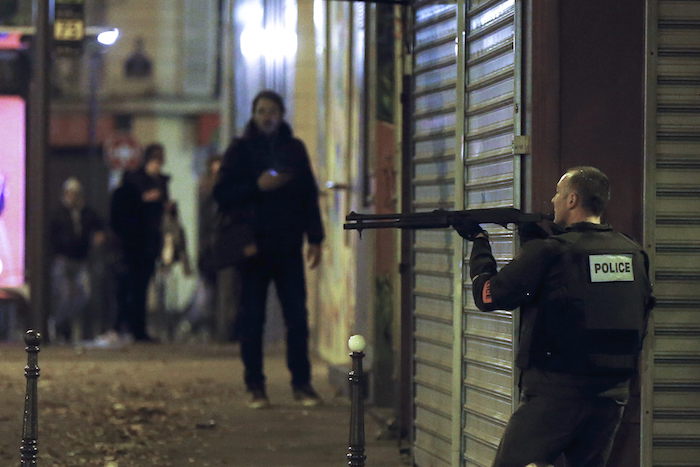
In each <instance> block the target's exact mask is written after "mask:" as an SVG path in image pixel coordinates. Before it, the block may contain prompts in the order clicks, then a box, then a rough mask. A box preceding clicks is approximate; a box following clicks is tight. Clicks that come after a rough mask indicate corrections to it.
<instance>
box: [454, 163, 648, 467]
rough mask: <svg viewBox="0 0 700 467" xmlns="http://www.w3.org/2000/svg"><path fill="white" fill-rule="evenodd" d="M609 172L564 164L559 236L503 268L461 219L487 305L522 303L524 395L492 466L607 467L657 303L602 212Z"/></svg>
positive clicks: (639, 259)
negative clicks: (557, 464) (558, 466)
mask: <svg viewBox="0 0 700 467" xmlns="http://www.w3.org/2000/svg"><path fill="white" fill-rule="evenodd" d="M609 193H610V187H609V181H608V178H607V176H606V175H605V174H604V173H603V172H601V171H600V170H598V169H596V168H594V167H574V168H572V169H570V170H567V171H566V173H565V174H564V175H563V176H562V177H561V179H560V180H559V183H558V184H557V190H556V194H555V195H554V197H553V198H552V204H553V206H554V223H555V227H557V228H556V229H555V233H556V234H555V235H551V236H546V235H542V237H544V238H539V239H534V240H531V241H529V242H527V243H525V244H524V245H523V248H522V250H521V251H520V252H519V254H518V255H517V257H516V258H515V259H514V260H513V261H512V262H511V263H509V264H508V265H506V266H504V267H503V268H502V269H501V270H500V271H498V270H497V266H496V261H495V259H494V257H493V254H492V252H491V247H490V244H489V240H488V234H487V233H486V232H485V231H483V230H482V229H481V227H480V226H479V224H477V223H475V222H464V225H461V226H459V227H458V228H457V230H458V232H459V233H460V235H461V236H462V237H464V238H466V239H468V240H471V241H472V242H473V248H472V252H471V258H470V273H469V274H470V277H471V278H472V284H473V295H474V301H475V303H476V306H477V307H478V308H479V309H480V310H482V311H493V310H513V309H515V308H517V307H521V315H520V316H521V322H520V333H519V342H520V346H519V349H518V353H517V357H516V364H517V366H518V367H519V369H520V370H521V375H520V391H521V397H520V405H519V406H518V407H517V409H516V410H515V412H514V413H513V415H512V416H511V418H510V420H509V422H508V425H507V427H506V430H505V433H504V435H503V438H502V439H501V442H500V445H499V447H498V451H497V454H496V459H495V461H494V463H493V465H494V466H495V467H516V466H517V467H521V466H524V465H527V464H530V463H533V464H538V465H540V464H553V463H554V461H555V459H557V457H559V456H560V455H562V454H563V455H564V456H565V458H566V460H567V465H575V466H578V467H584V466H585V467H594V466H595V467H597V466H599V467H603V466H605V464H606V462H607V459H608V457H609V455H610V452H611V449H612V443H613V440H614V437H615V433H616V431H617V428H618V426H619V424H620V420H621V417H622V413H623V408H624V405H625V403H626V401H627V399H628V397H629V384H630V380H631V378H632V377H633V376H634V375H635V373H636V371H637V360H638V356H639V353H640V351H641V346H642V339H643V338H644V335H645V333H646V325H647V321H648V317H649V313H650V311H651V309H652V308H653V305H654V297H653V295H652V290H651V284H650V281H649V276H648V268H649V262H648V258H647V255H646V254H645V252H644V251H643V250H642V248H641V246H639V245H638V244H637V243H636V242H634V241H633V240H631V239H630V238H629V237H627V236H625V235H623V234H620V233H617V232H615V231H614V230H613V229H612V227H610V226H609V225H607V224H603V223H601V215H602V213H603V211H604V209H605V206H606V204H607V202H608V200H609Z"/></svg>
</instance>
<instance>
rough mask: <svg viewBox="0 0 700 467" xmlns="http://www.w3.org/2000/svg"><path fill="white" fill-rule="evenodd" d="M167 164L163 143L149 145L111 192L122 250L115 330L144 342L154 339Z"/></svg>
mask: <svg viewBox="0 0 700 467" xmlns="http://www.w3.org/2000/svg"><path fill="white" fill-rule="evenodd" d="M164 163H165V151H164V149H163V146H162V145H160V144H151V145H149V146H148V147H147V148H146V150H145V151H144V156H143V164H142V165H141V167H140V168H139V169H137V170H136V171H134V172H125V173H124V177H123V179H122V184H121V185H120V186H119V187H118V188H117V189H116V190H115V191H114V193H113V195H112V204H111V226H112V230H113V231H114V233H115V235H116V237H117V239H118V242H119V248H120V253H121V269H120V271H118V273H117V275H118V277H117V323H116V329H115V330H116V331H117V332H119V333H123V332H127V333H129V334H131V336H132V337H133V338H134V340H136V341H142V342H152V341H153V339H152V338H151V337H150V336H149V335H148V332H146V292H147V290H148V284H149V282H150V280H151V277H152V276H153V272H154V270H155V263H156V259H157V258H158V256H160V253H161V249H162V247H163V232H162V229H161V226H162V222H163V212H164V210H165V204H166V202H167V201H168V199H169V196H168V182H169V180H170V177H169V176H167V175H164V174H162V173H161V169H162V168H163V164H164Z"/></svg>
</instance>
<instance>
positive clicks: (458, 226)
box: [453, 219, 488, 242]
mask: <svg viewBox="0 0 700 467" xmlns="http://www.w3.org/2000/svg"><path fill="white" fill-rule="evenodd" d="M453 227H454V228H455V230H456V231H457V233H458V234H459V236H460V237H462V238H464V239H466V240H470V241H472V242H473V241H474V240H476V238H477V237H479V236H480V235H481V236H483V237H486V238H488V233H487V232H486V231H485V230H484V229H482V228H481V226H480V225H479V223H478V222H477V221H475V220H472V219H460V220H459V222H456V223H455V224H454V225H453Z"/></svg>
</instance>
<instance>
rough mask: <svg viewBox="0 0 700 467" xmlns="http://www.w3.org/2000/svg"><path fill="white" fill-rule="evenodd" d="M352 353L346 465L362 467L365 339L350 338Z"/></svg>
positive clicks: (363, 456)
mask: <svg viewBox="0 0 700 467" xmlns="http://www.w3.org/2000/svg"><path fill="white" fill-rule="evenodd" d="M348 346H349V347H350V350H352V353H351V354H350V356H351V357H352V371H350V373H349V375H348V380H349V381H350V443H349V445H348V454H347V458H348V465H350V466H364V465H365V460H366V459H367V456H365V407H364V400H363V397H362V396H363V394H362V392H363V391H362V387H363V384H362V383H363V379H364V375H363V373H362V359H363V358H364V356H365V354H364V353H363V350H364V349H365V339H364V337H362V336H359V335H356V336H352V337H351V338H350V340H349V341H348Z"/></svg>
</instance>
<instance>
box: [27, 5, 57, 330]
mask: <svg viewBox="0 0 700 467" xmlns="http://www.w3.org/2000/svg"><path fill="white" fill-rule="evenodd" d="M34 13H35V20H34V23H35V25H36V33H35V35H34V39H33V43H32V49H33V55H34V56H33V66H32V70H31V76H32V79H31V83H30V95H29V125H28V129H27V146H28V157H27V201H28V206H31V209H27V234H28V235H27V236H28V238H27V246H28V249H27V257H28V277H29V284H30V286H31V289H30V293H31V296H30V299H31V300H30V309H31V318H30V319H31V326H32V328H33V329H43V330H45V329H46V318H47V316H46V314H45V311H46V310H47V309H48V303H49V274H48V271H49V267H48V264H49V250H48V242H47V238H48V235H46V233H47V230H48V229H47V224H48V222H47V217H48V209H47V204H48V199H47V197H48V194H47V189H46V188H47V185H48V184H47V178H48V177H47V164H46V159H47V156H48V133H49V110H50V107H49V101H50V95H49V92H50V89H49V84H50V80H49V78H50V72H49V69H50V51H51V35H52V29H53V15H54V0H37V1H36V3H35V10H34Z"/></svg>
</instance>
